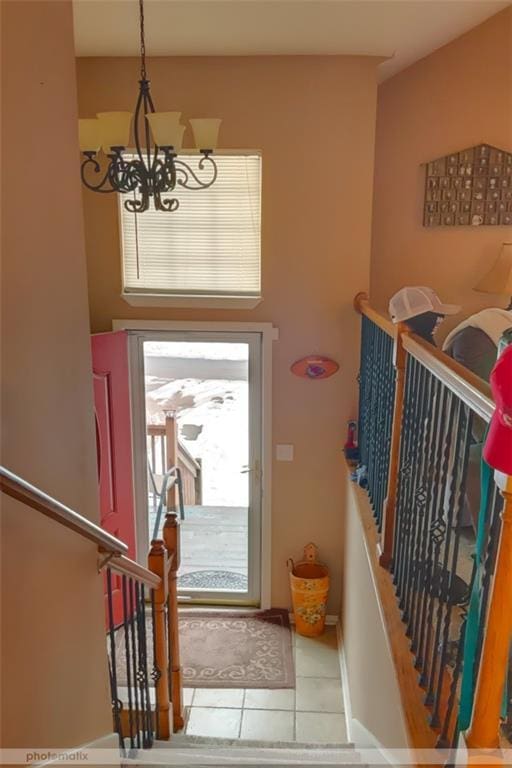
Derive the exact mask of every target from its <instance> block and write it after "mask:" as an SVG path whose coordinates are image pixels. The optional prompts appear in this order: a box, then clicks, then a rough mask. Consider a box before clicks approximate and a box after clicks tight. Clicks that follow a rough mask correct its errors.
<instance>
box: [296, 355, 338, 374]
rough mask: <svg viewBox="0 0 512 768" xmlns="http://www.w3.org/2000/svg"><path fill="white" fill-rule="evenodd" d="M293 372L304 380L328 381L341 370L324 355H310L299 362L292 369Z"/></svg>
mask: <svg viewBox="0 0 512 768" xmlns="http://www.w3.org/2000/svg"><path fill="white" fill-rule="evenodd" d="M290 370H291V372H292V373H294V374H295V375H296V376H300V377H301V378H303V379H328V378H329V376H332V375H333V374H334V373H336V371H337V370H339V365H338V363H337V362H336V361H335V360H331V358H330V357H324V356H323V355H310V356H308V357H303V358H302V359H301V360H297V361H296V362H295V363H294V364H293V365H292V366H291V368H290Z"/></svg>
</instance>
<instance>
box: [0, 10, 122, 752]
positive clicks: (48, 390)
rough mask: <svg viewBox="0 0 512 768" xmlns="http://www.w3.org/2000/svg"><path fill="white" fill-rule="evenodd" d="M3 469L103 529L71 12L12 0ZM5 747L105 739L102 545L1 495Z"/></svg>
mask: <svg viewBox="0 0 512 768" xmlns="http://www.w3.org/2000/svg"><path fill="white" fill-rule="evenodd" d="M1 10H2V225H3V228H2V265H1V266H2V429H1V437H2V464H4V465H5V466H7V467H8V468H9V469H11V470H12V471H14V472H16V473H18V474H19V475H21V476H22V477H23V478H24V479H26V480H28V481H29V482H31V483H33V484H35V485H37V486H39V487H40V488H42V489H43V490H44V491H46V492H48V493H49V494H51V495H53V496H55V497H56V498H57V499H59V500H61V501H63V502H64V503H66V504H68V505H70V506H71V507H73V508H74V509H76V510H77V511H78V512H80V513H81V514H83V515H85V516H86V517H89V518H92V519H93V520H97V517H98V506H97V479H96V446H95V435H94V418H93V406H92V374H91V361H90V342H89V322H88V308H87V287H86V279H87V275H86V267H85V253H84V242H83V219H82V210H81V198H80V183H79V180H78V178H77V171H76V168H77V156H78V140H77V128H76V120H77V110H76V80H75V61H74V45H73V25H72V9H71V3H70V2H65V1H62V0H61V1H59V2H45V1H44V0H38V1H37V2H17V1H16V0H15V1H14V2H3V3H2V5H1ZM0 502H1V525H2V578H1V582H2V585H1V586H2V622H1V623H2V699H3V708H2V723H1V726H2V746H4V747H10V746H26V747H27V748H30V747H44V746H49V747H60V746H72V745H79V744H82V743H85V742H88V741H91V740H93V739H95V738H97V737H99V736H103V735H104V734H106V733H109V732H111V731H112V718H111V714H110V706H109V700H110V695H109V692H108V677H107V662H106V654H105V636H104V618H103V594H102V579H101V577H100V576H98V574H97V566H96V562H97V556H96V550H95V547H94V545H93V544H91V543H90V542H85V541H84V540H82V539H80V538H79V537H78V536H77V535H76V534H74V533H72V532H70V531H68V530H66V529H64V528H63V527H61V526H59V525H58V524H57V523H55V522H52V521H51V520H49V519H48V518H45V517H43V515H42V514H40V513H39V512H36V511H34V510H32V509H29V508H28V507H25V506H23V505H22V504H21V503H20V502H17V501H14V500H12V499H10V498H9V497H7V496H3V495H0Z"/></svg>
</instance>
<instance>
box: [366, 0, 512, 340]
mask: <svg viewBox="0 0 512 768" xmlns="http://www.w3.org/2000/svg"><path fill="white" fill-rule="evenodd" d="M483 142H486V143H489V144H493V145H495V146H497V147H500V148H503V149H506V150H508V151H509V152H510V151H512V8H507V9H506V10H505V11H502V12H501V13H499V14H497V15H496V16H493V17H491V18H490V19H489V20H487V21H486V22H484V23H483V24H481V25H479V26H478V27H475V28H474V29H473V30H471V31H470V32H468V33H467V34H465V35H463V36H462V37H459V38H458V39H456V40H454V41H453V42H452V43H449V44H448V45H446V46H444V47H443V48H441V49H439V50H438V51H435V52H434V53H432V54H431V55H430V56H427V57H426V58H424V59H422V60H421V61H419V62H417V63H416V64H414V65H413V66H411V67H409V68H408V69H406V70H404V71H403V72H401V73H399V74H398V75H396V76H395V77H393V78H391V79H390V80H388V81H387V82H385V83H383V84H382V85H380V87H379V95H378V116H377V139H376V161H375V192H374V220H373V246H372V269H371V296H372V301H373V302H374V303H376V304H377V305H379V306H381V307H387V302H388V300H389V297H390V296H391V295H392V294H393V293H394V292H395V291H396V290H397V289H398V288H401V287H402V286H403V285H408V284H409V285H411V284H412V285H414V284H416V285H418V284H419V285H431V286H432V287H433V288H435V289H436V290H438V291H439V293H440V294H441V295H442V297H443V298H444V299H445V300H446V301H448V302H454V303H458V304H461V305H462V306H463V308H464V309H463V311H464V314H465V315H468V314H471V312H472V311H476V310H478V309H479V308H481V307H483V306H496V305H499V306H505V303H506V301H505V299H504V298H503V297H501V298H500V297H492V296H485V295H484V294H478V293H476V292H474V291H473V290H472V286H473V285H474V283H475V282H476V281H477V280H478V279H479V278H480V276H481V275H482V274H484V273H485V271H486V270H487V269H489V268H490V266H491V265H492V263H493V260H494V259H495V258H496V257H497V255H498V252H499V248H500V244H501V243H502V242H503V241H504V240H508V241H510V240H512V232H511V231H510V229H511V228H510V227H505V226H496V227H492V226H483V227H451V228H449V227H440V228H435V229H426V228H424V227H423V226H422V201H423V194H424V181H425V169H424V167H420V164H421V163H424V162H426V161H428V160H432V159H434V158H437V157H440V156H443V155H446V154H448V153H450V152H454V151H457V150H461V149H465V148H466V147H471V146H474V145H475V144H479V143H483ZM459 321H460V319H459ZM456 322H457V320H451V321H450V323H451V324H452V325H453V324H454V323H456ZM450 323H449V322H448V321H447V322H446V325H445V326H443V327H445V328H446V330H447V329H448V328H449V327H450Z"/></svg>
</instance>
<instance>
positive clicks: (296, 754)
mask: <svg viewBox="0 0 512 768" xmlns="http://www.w3.org/2000/svg"><path fill="white" fill-rule="evenodd" d="M123 762H127V763H132V764H136V765H144V766H156V765H169V766H171V765H172V766H174V765H175V766H185V765H193V766H196V767H197V768H202V766H209V765H216V766H244V765H254V766H274V765H288V766H303V765H315V766H331V765H343V766H349V767H350V766H354V767H356V768H364V766H363V763H362V762H361V757H360V755H359V753H358V751H357V750H356V749H354V746H353V745H352V744H306V743H300V742H293V743H291V742H286V741H275V742H273V741H252V740H247V739H221V738H219V739H216V738H211V737H206V736H186V735H182V734H175V735H174V736H173V738H172V740H171V741H167V742H164V741H156V742H155V744H154V747H153V749H152V750H150V751H140V752H139V753H138V754H137V755H136V756H134V758H132V759H128V760H125V761H123Z"/></svg>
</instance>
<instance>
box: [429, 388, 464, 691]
mask: <svg viewBox="0 0 512 768" xmlns="http://www.w3.org/2000/svg"><path fill="white" fill-rule="evenodd" d="M448 403H449V405H448V420H447V422H446V427H445V430H444V434H443V442H442V446H441V448H442V450H441V454H440V457H439V460H440V462H441V476H440V479H439V495H438V497H437V498H438V501H439V503H438V505H437V507H436V508H435V509H434V516H433V520H432V523H431V525H430V531H429V533H430V538H431V540H432V544H433V546H432V550H431V553H432V559H431V561H430V562H428V563H427V568H426V589H427V593H428V610H427V623H426V627H425V638H426V639H425V652H424V659H425V665H424V667H423V671H422V674H421V677H420V684H421V685H422V686H424V687H427V684H428V681H429V679H430V672H431V667H430V665H429V663H428V662H429V659H432V658H435V653H436V648H435V643H434V637H433V633H434V626H433V621H434V609H435V601H436V589H435V587H434V579H435V578H436V574H437V575H438V576H439V578H441V575H440V574H439V555H440V552H441V547H442V544H443V542H444V540H445V536H446V522H445V520H444V517H443V504H444V498H445V494H446V486H447V483H448V473H449V469H450V449H451V443H452V428H453V418H454V411H455V406H456V402H455V398H454V396H453V395H452V393H451V392H449V393H448ZM425 703H426V704H427V705H430V704H431V703H432V696H431V694H430V692H429V693H427V697H426V699H425Z"/></svg>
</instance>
